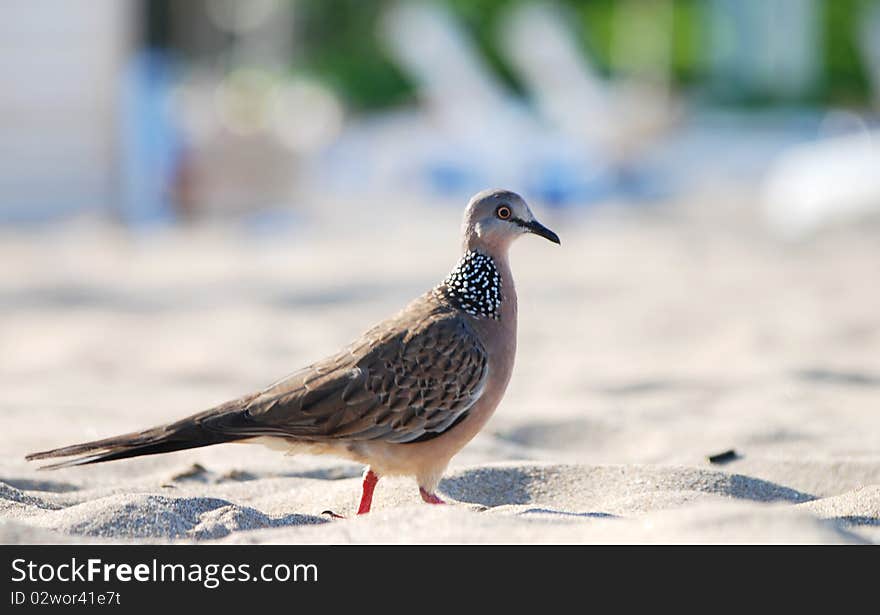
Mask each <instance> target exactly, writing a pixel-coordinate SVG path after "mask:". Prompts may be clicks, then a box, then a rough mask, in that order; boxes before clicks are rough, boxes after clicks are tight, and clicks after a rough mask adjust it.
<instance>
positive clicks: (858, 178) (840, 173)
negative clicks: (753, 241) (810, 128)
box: [761, 130, 880, 239]
mask: <svg viewBox="0 0 880 615" xmlns="http://www.w3.org/2000/svg"><path fill="white" fill-rule="evenodd" d="M761 200H762V206H763V210H764V216H765V219H766V222H767V224H768V225H769V227H770V229H771V230H772V231H773V232H774V233H776V234H778V235H779V236H780V237H783V238H785V239H802V238H805V237H807V236H809V235H811V234H813V233H815V232H817V231H819V230H820V229H822V228H823V227H826V226H829V225H832V224H837V223H842V222H847V221H855V220H861V219H864V218H866V217H869V216H876V215H880V131H877V130H874V131H863V132H860V133H858V134H852V135H847V136H840V137H833V138H829V139H824V140H822V141H817V142H815V143H810V144H806V145H800V146H797V147H795V148H792V149H791V150H790V151H788V152H787V153H785V154H783V155H782V156H781V157H780V158H779V160H778V161H777V162H776V163H775V164H774V165H773V166H772V167H771V168H770V171H769V172H768V174H767V177H766V179H765V181H764V184H763V186H762V194H761Z"/></svg>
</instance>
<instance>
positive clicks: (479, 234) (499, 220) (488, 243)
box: [462, 190, 560, 253]
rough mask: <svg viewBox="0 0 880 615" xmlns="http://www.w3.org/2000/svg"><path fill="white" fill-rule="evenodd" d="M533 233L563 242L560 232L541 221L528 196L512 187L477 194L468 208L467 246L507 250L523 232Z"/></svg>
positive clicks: (466, 225)
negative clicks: (529, 204)
mask: <svg viewBox="0 0 880 615" xmlns="http://www.w3.org/2000/svg"><path fill="white" fill-rule="evenodd" d="M526 233H532V234H534V235H539V236H541V237H543V238H544V239H548V240H550V241H552V242H553V243H557V244H558V243H560V242H559V236H558V235H557V234H556V233H554V232H553V231H551V230H550V229H548V228H547V227H546V226H544V225H543V224H541V223H540V222H538V220H537V219H536V218H535V215H534V214H533V213H532V211H531V210H530V209H529V206H528V205H527V204H526V202H525V200H523V198H522V197H521V196H519V195H518V194H516V193H515V192H510V191H509V190H484V191H483V192H480V193H478V194H475V195H474V196H473V197H472V198H471V200H470V202H469V203H468V205H467V208H466V209H465V211H464V223H463V225H462V234H463V243H464V249H465V250H473V249H482V250H486V251H488V252H490V253H492V252H498V251H505V250H507V248H508V247H510V244H511V243H512V242H513V240H514V239H516V238H517V237H519V236H520V235H524V234H526Z"/></svg>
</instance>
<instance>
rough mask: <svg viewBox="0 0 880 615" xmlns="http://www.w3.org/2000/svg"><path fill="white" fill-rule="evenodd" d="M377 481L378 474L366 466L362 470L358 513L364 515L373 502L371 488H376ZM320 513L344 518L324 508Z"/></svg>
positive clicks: (332, 517) (333, 517) (334, 517)
mask: <svg viewBox="0 0 880 615" xmlns="http://www.w3.org/2000/svg"><path fill="white" fill-rule="evenodd" d="M378 482H379V475H378V474H376V473H375V472H373V471H372V470H371V469H370V468H367V471H366V472H364V487H363V493H361V504H360V506H358V512H357V514H359V515H365V514H367V513H368V512H370V506H371V505H372V504H373V490H374V489H375V488H376V483H378ZM321 514H322V515H327V516H329V517H330V518H331V519H345V517H344V516H342V515H338V514H336V513H335V512H333V511H332V510H325V511H324V512H322V513H321Z"/></svg>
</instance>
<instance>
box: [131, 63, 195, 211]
mask: <svg viewBox="0 0 880 615" xmlns="http://www.w3.org/2000/svg"><path fill="white" fill-rule="evenodd" d="M175 74H176V62H175V61H174V59H173V58H172V57H171V55H170V54H168V53H165V52H162V51H157V50H145V51H141V52H139V53H137V54H136V55H134V56H133V58H132V60H131V62H130V63H129V65H128V67H127V68H126V70H125V74H124V77H123V80H122V91H121V94H120V95H121V104H120V115H121V121H120V127H119V130H120V141H121V143H120V152H121V161H120V175H121V178H120V184H121V185H120V188H121V194H120V210H121V211H120V214H121V217H122V219H123V221H124V222H125V223H126V224H128V225H130V226H133V227H141V226H151V225H156V224H167V223H170V222H173V221H174V220H175V219H176V214H175V206H174V201H173V189H174V183H175V177H176V175H177V171H178V165H179V163H180V161H181V160H182V153H183V141H182V135H181V131H180V130H179V128H178V126H177V125H176V124H175V121H174V119H173V117H172V114H171V109H170V104H169V96H170V92H171V89H172V87H173V86H174V83H175Z"/></svg>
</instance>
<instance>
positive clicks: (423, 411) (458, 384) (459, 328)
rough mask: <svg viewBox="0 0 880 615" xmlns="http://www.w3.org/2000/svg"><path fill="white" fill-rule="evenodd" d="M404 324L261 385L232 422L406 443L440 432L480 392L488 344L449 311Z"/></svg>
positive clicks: (314, 437)
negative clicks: (239, 418) (238, 420)
mask: <svg viewBox="0 0 880 615" xmlns="http://www.w3.org/2000/svg"><path fill="white" fill-rule="evenodd" d="M402 324H404V323H400V322H399V321H398V322H397V323H394V326H386V327H383V326H381V325H380V326H379V327H376V328H374V329H373V330H371V331H370V332H368V333H367V334H366V335H365V336H364V337H363V338H361V340H359V341H358V342H356V343H355V344H353V345H352V346H351V347H350V348H349V349H348V350H347V351H344V352H341V353H339V354H338V355H335V356H333V357H330V358H328V359H326V360H324V361H322V362H320V363H316V364H315V365H312V366H310V367H308V368H306V369H304V370H301V371H300V372H297V373H295V374H293V375H292V376H289V377H288V378H286V379H285V380H282V381H281V382H279V383H277V384H276V385H273V386H272V387H270V388H268V389H266V390H265V391H264V392H263V393H262V394H261V395H259V396H258V397H257V398H255V399H253V400H252V401H251V402H250V403H249V404H248V405H247V407H246V410H245V414H246V420H245V421H244V425H239V426H237V427H236V429H237V430H247V431H248V432H252V433H253V435H273V436H281V437H292V438H296V439H303V440H308V441H330V440H384V441H388V442H401V443H406V442H416V441H422V440H425V439H430V438H432V437H435V436H437V435H439V434H440V433H442V432H443V431H445V430H446V429H447V428H449V427H450V426H451V425H453V424H454V423H455V422H456V420H458V419H460V418H463V416H464V415H465V413H466V412H467V411H468V410H469V409H470V407H471V406H472V405H473V404H474V402H475V401H476V400H477V399H479V397H480V395H481V394H482V391H483V387H484V385H485V382H486V377H487V374H488V369H489V368H488V362H487V356H486V351H485V349H484V348H483V345H482V344H481V343H480V341H479V339H478V338H477V335H476V334H475V332H474V331H473V329H472V328H471V327H470V325H469V324H468V323H467V321H466V320H465V319H464V318H463V317H462V316H461V315H459V314H457V313H454V312H450V311H440V312H435V313H429V314H427V315H426V316H425V317H424V318H422V319H420V320H419V321H417V322H415V323H412V322H411V323H405V326H401V325H402ZM242 433H243V432H242Z"/></svg>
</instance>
